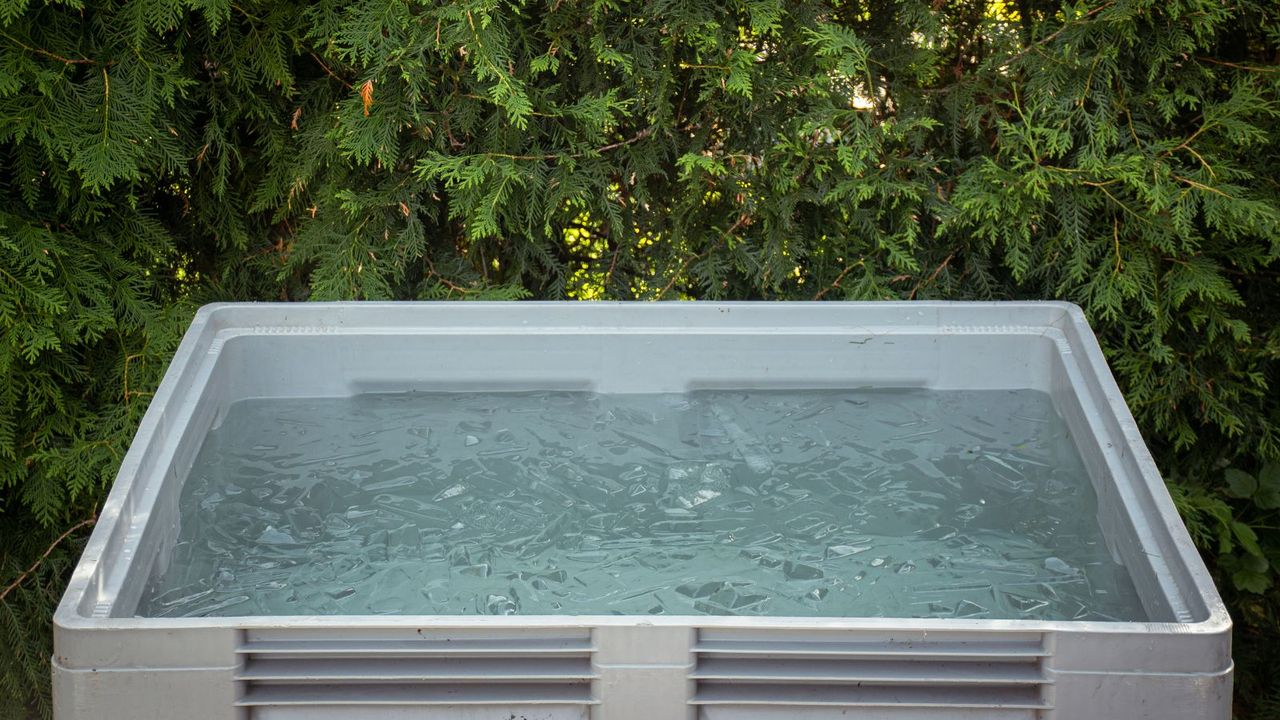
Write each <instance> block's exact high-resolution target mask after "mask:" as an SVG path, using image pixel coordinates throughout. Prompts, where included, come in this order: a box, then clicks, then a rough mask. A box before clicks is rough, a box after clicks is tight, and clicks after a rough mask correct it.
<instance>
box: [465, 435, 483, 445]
mask: <svg viewBox="0 0 1280 720" xmlns="http://www.w3.org/2000/svg"><path fill="white" fill-rule="evenodd" d="M463 442H465V443H466V444H467V447H471V446H472V445H479V444H480V438H478V437H476V436H475V435H468V436H467V439H466V440H464V441H463Z"/></svg>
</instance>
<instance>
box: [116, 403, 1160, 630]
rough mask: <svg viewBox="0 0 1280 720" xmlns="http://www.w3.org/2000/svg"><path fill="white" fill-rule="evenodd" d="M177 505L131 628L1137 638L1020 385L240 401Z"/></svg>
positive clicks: (1103, 554) (1044, 413) (1063, 468)
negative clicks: (398, 620) (428, 624)
mask: <svg viewBox="0 0 1280 720" xmlns="http://www.w3.org/2000/svg"><path fill="white" fill-rule="evenodd" d="M179 510H180V512H179V515H180V528H179V536H178V542H177V544H176V546H175V547H174V548H173V550H172V552H171V553H170V554H169V555H168V556H167V557H166V558H163V559H162V560H163V562H161V563H159V564H158V565H157V567H164V568H165V570H164V571H163V572H158V573H156V576H155V577H153V579H152V581H151V583H150V585H149V587H148V588H147V591H146V592H145V594H144V597H143V601H142V603H141V606H140V608H139V614H140V615H142V616H148V617H157V616H211V615H229V616H241V615H312V614H317V615H350V614H355V615H366V614H384V613H386V614H406V613H410V614H446V615H474V614H482V615H488V614H525V615H542V614H570V615H582V614H628V615H636V614H640V615H643V614H653V615H702V614H709V615H770V616H862V617H939V618H1032V619H1077V620H1085V619H1089V620H1143V619H1145V615H1144V613H1143V611H1142V607H1141V604H1140V602H1139V600H1138V597H1137V594H1136V592H1135V591H1134V588H1133V585H1132V582H1131V581H1130V579H1129V576H1128V574H1127V572H1126V571H1125V569H1124V568H1123V567H1122V566H1121V565H1119V564H1117V563H1116V562H1115V561H1114V560H1113V559H1112V558H1111V556H1110V554H1109V553H1108V552H1107V550H1106V547H1105V544H1104V542H1103V539H1102V535H1101V532H1100V530H1099V527H1098V522H1097V519H1096V515H1097V499H1096V497H1095V495H1094V492H1093V489H1092V487H1091V485H1090V483H1089V480H1088V477H1087V475H1086V473H1085V470H1084V467H1083V465H1082V463H1081V460H1080V458H1079V455H1078V453H1077V451H1076V449H1075V447H1074V445H1073V443H1072V441H1071V438H1070V436H1069V434H1068V431H1067V428H1066V425H1065V423H1064V421H1063V420H1062V419H1061V418H1060V417H1059V416H1058V415H1057V413H1056V412H1055V411H1054V409H1053V406H1052V403H1051V402H1050V400H1049V397H1048V396H1047V395H1045V394H1043V393H1039V392H1034V391H932V390H894V391H884V390H821V391H707V392H694V393H689V394H647V395H601V394H591V393H575V392H531V393H475V392H469V393H411V394H400V395H392V394H371V395H359V396H355V397H352V398H341V399H303V400H250V401H244V402H240V403H237V404H235V405H233V406H232V407H231V408H230V410H229V413H228V415H227V417H226V419H225V420H224V422H223V423H222V425H221V426H220V427H219V428H218V429H216V430H214V431H212V432H210V433H209V435H208V437H207V438H206V440H205V442H204V445H203V447H202V449H201V451H200V453H199V455H198V457H197V459H196V462H195V465H194V467H193V468H192V470H191V473H190V477H189V479H188V480H187V482H186V485H185V486H184V488H183V491H182V497H181V501H180V508H179Z"/></svg>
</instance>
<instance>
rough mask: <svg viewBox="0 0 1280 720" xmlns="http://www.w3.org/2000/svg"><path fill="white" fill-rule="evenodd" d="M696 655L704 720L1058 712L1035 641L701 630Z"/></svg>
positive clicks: (1025, 637)
mask: <svg viewBox="0 0 1280 720" xmlns="http://www.w3.org/2000/svg"><path fill="white" fill-rule="evenodd" d="M997 637H998V636H997ZM694 654H695V656H696V657H697V667H696V668H695V670H694V672H693V678H694V679H695V680H696V682H697V690H696V694H695V695H694V698H693V700H692V702H693V704H694V705H697V706H699V717H702V718H707V719H708V720H718V719H720V718H735V719H737V718H742V719H746V718H765V717H804V718H822V717H845V718H848V717H876V718H895V719H898V718H902V719H906V718H943V717H946V718H968V717H973V718H980V717H981V718H1036V717H1038V716H1039V714H1040V713H1041V712H1042V711H1047V710H1050V709H1051V708H1052V705H1051V702H1050V693H1049V692H1047V686H1048V685H1049V681H1048V680H1047V679H1046V676H1045V673H1044V667H1043V665H1044V659H1045V657H1046V656H1047V654H1048V653H1047V652H1046V650H1045V646H1044V643H1043V640H1042V638H1041V637H1040V636H1039V635H1038V634H1019V635H1016V636H1011V637H1010V636H1006V637H1003V638H999V639H997V638H996V637H993V639H992V640H990V641H974V640H955V639H947V638H938V639H930V638H928V637H927V636H921V637H918V638H916V637H913V638H893V637H883V638H880V637H872V638H866V639H862V638H851V637H849V636H844V637H839V636H836V637H828V638H818V637H812V639H810V638H805V639H800V640H797V639H794V638H788V637H787V636H785V635H779V634H776V633H760V634H752V633H750V632H743V631H715V630H703V631H701V633H700V634H699V640H698V643H697V645H696V646H695V647H694Z"/></svg>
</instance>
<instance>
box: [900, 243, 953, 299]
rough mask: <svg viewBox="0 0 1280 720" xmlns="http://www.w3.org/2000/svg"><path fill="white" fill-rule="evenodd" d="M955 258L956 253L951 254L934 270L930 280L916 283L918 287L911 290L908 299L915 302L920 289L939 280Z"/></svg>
mask: <svg viewBox="0 0 1280 720" xmlns="http://www.w3.org/2000/svg"><path fill="white" fill-rule="evenodd" d="M955 256H956V254H955V253H951V254H950V255H948V256H947V257H946V258H945V259H943V261H942V262H941V263H940V264H939V265H938V267H936V268H934V269H933V272H932V273H931V274H930V275H929V278H928V279H927V280H921V281H920V282H918V283H916V286H915V287H913V288H911V294H910V295H908V296H907V299H908V300H915V299H916V293H917V292H920V288H922V287H924V286H925V285H926V284H928V283H932V282H933V281H934V280H937V279H938V276H939V275H941V274H942V271H943V270H944V269H945V268H946V267H947V266H948V265H950V264H951V259H952V258H954V257H955Z"/></svg>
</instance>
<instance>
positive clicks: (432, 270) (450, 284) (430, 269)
mask: <svg viewBox="0 0 1280 720" xmlns="http://www.w3.org/2000/svg"><path fill="white" fill-rule="evenodd" d="M426 261H427V272H428V273H429V274H430V275H431V277H434V278H436V279H437V280H439V281H440V284H441V285H443V286H445V287H447V288H449V294H450V295H452V294H453V291H454V290H457V291H458V292H459V293H461V294H463V295H467V294H470V293H472V292H475V289H474V288H464V287H462V286H461V285H458V284H457V283H454V282H451V281H450V280H449V278H447V277H445V276H443V275H441V274H440V273H438V272H436V266H435V264H434V263H432V262H431V258H426Z"/></svg>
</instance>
